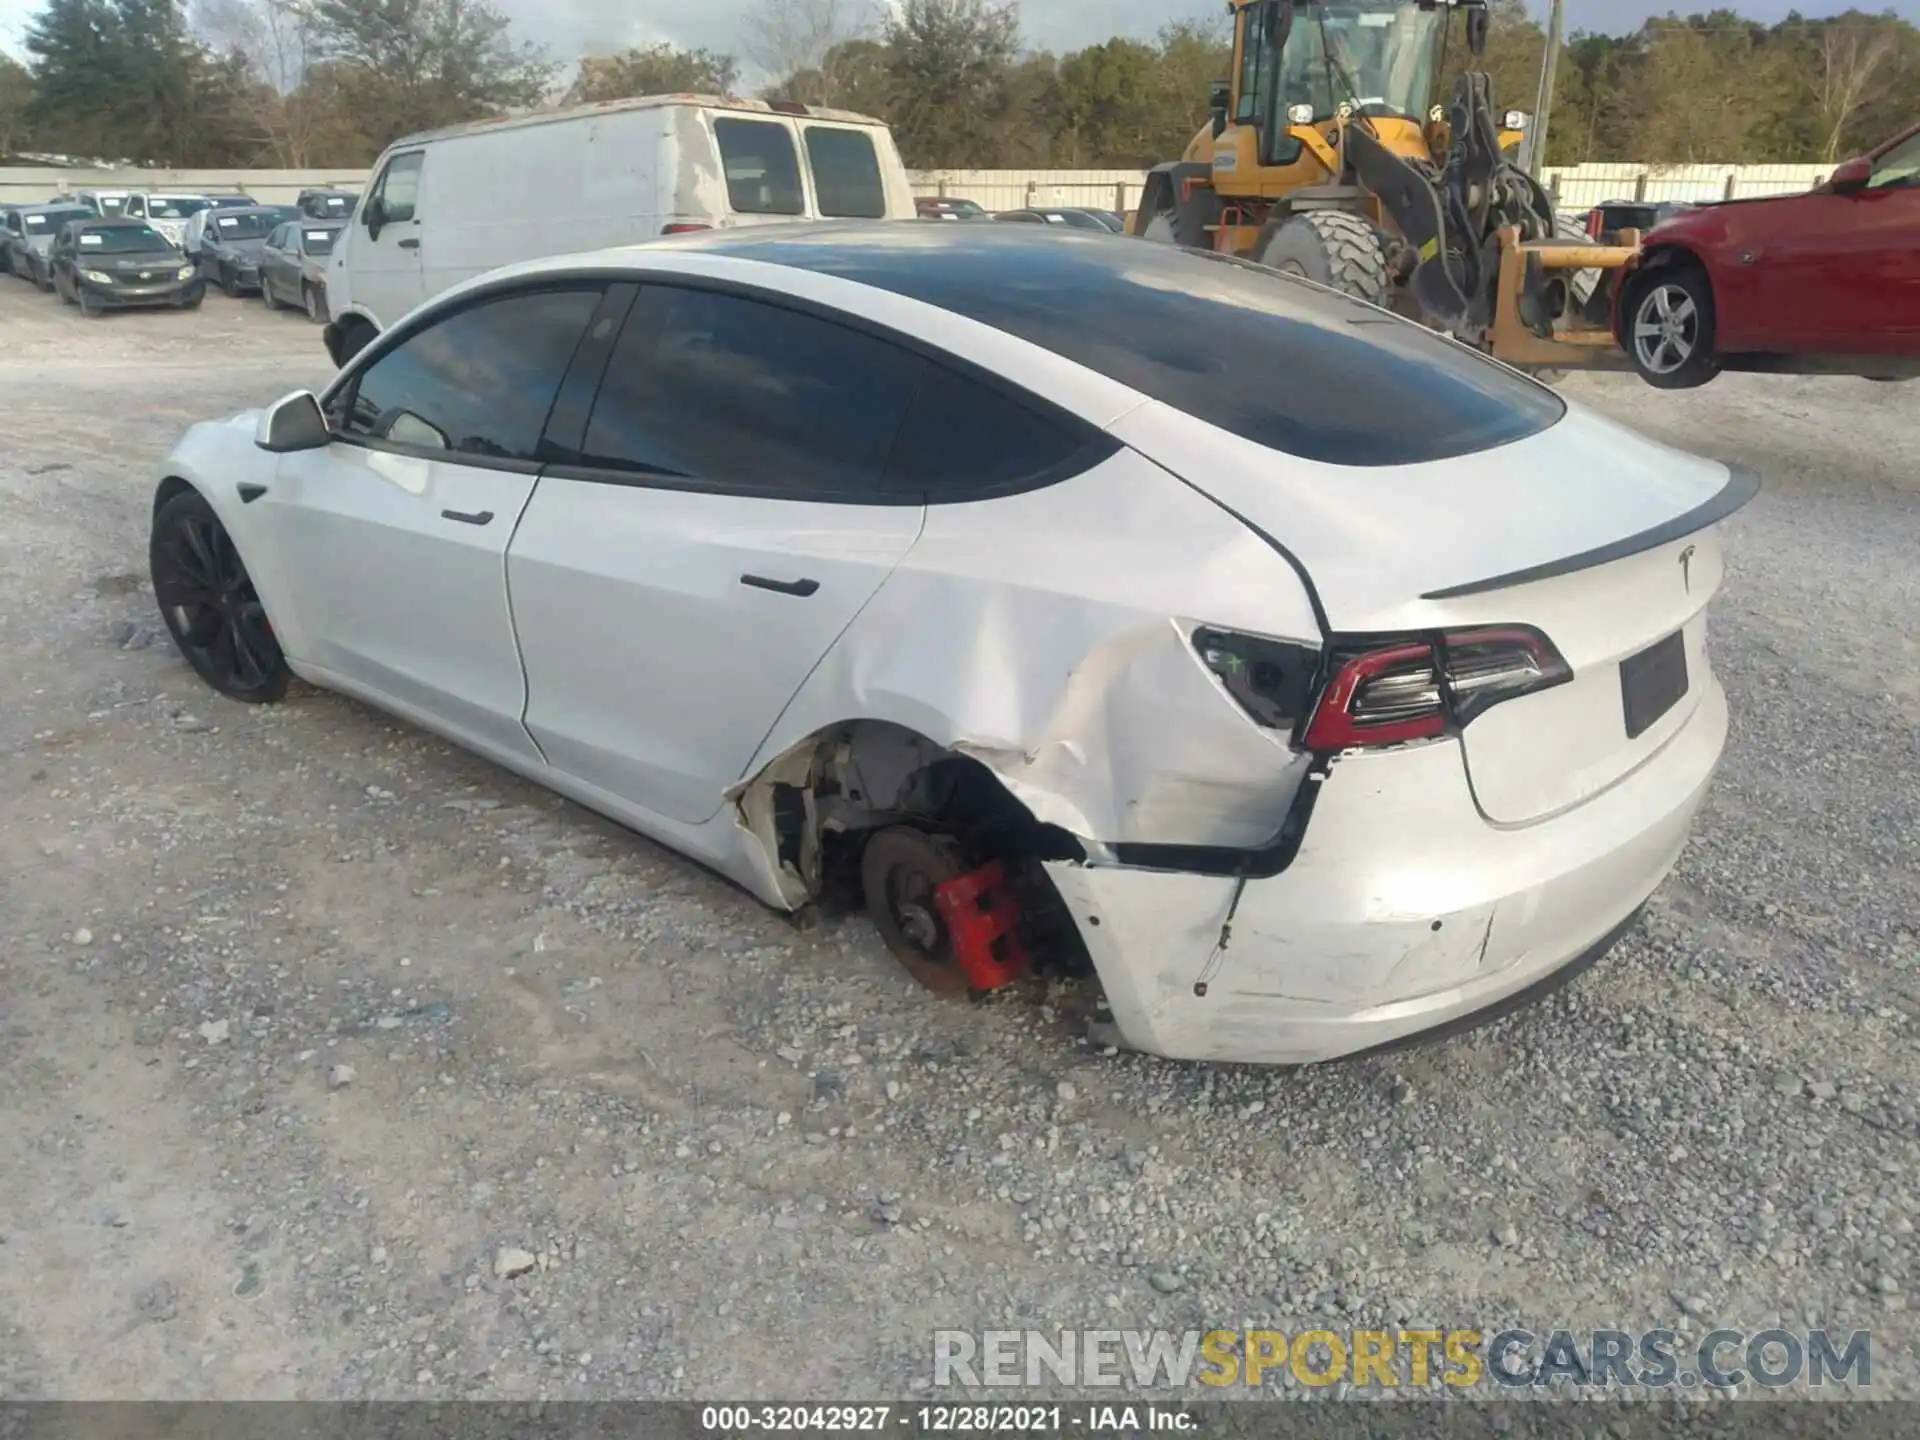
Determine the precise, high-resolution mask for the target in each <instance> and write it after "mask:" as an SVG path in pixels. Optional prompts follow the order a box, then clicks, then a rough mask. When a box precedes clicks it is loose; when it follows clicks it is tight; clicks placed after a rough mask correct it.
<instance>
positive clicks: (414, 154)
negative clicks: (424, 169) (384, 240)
mask: <svg viewBox="0 0 1920 1440" xmlns="http://www.w3.org/2000/svg"><path fill="white" fill-rule="evenodd" d="M426 158H427V157H426V153H425V152H424V151H421V150H414V151H411V152H410V153H408V154H405V155H396V156H394V157H393V159H392V160H390V161H388V162H387V168H386V170H385V171H384V172H383V173H382V174H381V176H380V189H379V190H378V191H377V192H376V193H377V195H378V197H379V200H380V212H381V213H380V220H381V223H382V224H386V225H394V224H397V223H399V222H400V221H402V220H411V219H413V217H414V214H415V212H416V211H417V210H418V208H419V199H420V167H421V165H422V164H423V163H425V161H426Z"/></svg>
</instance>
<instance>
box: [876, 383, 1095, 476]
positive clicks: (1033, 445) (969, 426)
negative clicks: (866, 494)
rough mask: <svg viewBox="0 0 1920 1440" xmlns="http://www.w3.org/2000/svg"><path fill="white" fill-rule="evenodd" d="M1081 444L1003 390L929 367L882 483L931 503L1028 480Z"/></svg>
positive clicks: (1060, 461)
mask: <svg viewBox="0 0 1920 1440" xmlns="http://www.w3.org/2000/svg"><path fill="white" fill-rule="evenodd" d="M1084 448H1085V445H1084V443H1083V440H1082V437H1081V436H1080V435H1078V434H1076V433H1074V432H1073V431H1072V430H1070V429H1068V428H1066V427H1065V426H1063V425H1059V424H1056V423H1055V422H1054V421H1052V420H1050V419H1048V418H1047V417H1046V416H1044V415H1041V414H1039V413H1038V412H1037V411H1035V410H1032V409H1030V408H1029V407H1027V406H1025V405H1022V404H1021V403H1020V402H1019V401H1017V400H1015V399H1013V398H1012V397H1011V396H1008V395H1003V394H1001V393H1000V392H998V391H996V390H992V389H989V388H988V387H987V386H985V385H982V384H981V383H980V382H979V381H977V380H970V379H968V378H967V377H966V376H964V375H959V374H956V373H954V372H953V371H951V370H947V369H943V368H941V367H939V366H934V365H930V366H928V367H927V377H926V380H925V382H924V383H923V384H922V385H921V387H920V393H919V394H918V395H917V396H916V397H915V398H914V402H913V408H912V409H911V410H910V411H909V412H908V413H907V423H906V425H905V426H904V427H903V428H902V429H901V431H900V439H899V442H898V443H897V444H896V445H895V446H894V449H893V456H892V459H891V460H890V461H889V463H888V465H887V487H888V488H889V489H891V490H917V491H921V492H924V493H925V494H926V496H927V498H928V499H929V500H931V501H939V500H941V499H964V498H971V496H973V495H975V494H978V493H979V492H981V491H982V490H992V489H994V488H999V487H1012V486H1017V485H1019V484H1021V483H1022V482H1024V481H1028V480H1032V479H1033V478H1034V477H1036V476H1038V475H1042V474H1044V473H1045V472H1047V471H1049V470H1052V469H1054V468H1055V467H1056V466H1059V465H1063V464H1065V463H1066V462H1067V461H1068V460H1070V459H1072V458H1073V456H1075V455H1076V454H1078V453H1079V452H1080V451H1081V450H1082V449H1084Z"/></svg>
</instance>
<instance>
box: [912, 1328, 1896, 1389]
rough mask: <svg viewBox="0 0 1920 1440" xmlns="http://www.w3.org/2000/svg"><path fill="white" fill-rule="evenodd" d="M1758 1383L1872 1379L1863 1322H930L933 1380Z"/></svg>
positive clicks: (1102, 1384) (1417, 1385)
mask: <svg viewBox="0 0 1920 1440" xmlns="http://www.w3.org/2000/svg"><path fill="white" fill-rule="evenodd" d="M1285 1376H1291V1377H1292V1379H1293V1380H1294V1381H1295V1382H1297V1383H1299V1384H1301V1385H1305V1386H1309V1387H1312V1386H1325V1385H1336V1384H1339V1383H1341V1382H1342V1381H1345V1382H1347V1383H1349V1384H1351V1385H1353V1386H1354V1387H1356V1388H1366V1387H1369V1386H1371V1387H1376V1388H1379V1389H1384V1390H1393V1389H1401V1388H1411V1389H1416V1390H1418V1389H1426V1388H1428V1387H1430V1386H1444V1387H1449V1388H1454V1389H1469V1388H1473V1387H1475V1386H1488V1385H1493V1386H1505V1387H1511V1388H1515V1389H1520V1388H1533V1387H1540V1386H1547V1385H1553V1384H1556V1383H1559V1384H1571V1385H1598V1386H1617V1387H1620V1388H1623V1389H1647V1390H1664V1389H1668V1388H1674V1387H1678V1388H1681V1389H1690V1388H1693V1387H1695V1386H1700V1385H1707V1386H1713V1387H1716V1388H1721V1389H1726V1388H1736V1387H1739V1386H1743V1385H1757V1386H1761V1387H1764V1388H1767V1389H1779V1388H1783V1387H1788V1386H1796V1385H1799V1386H1816V1387H1823V1386H1828V1385H1852V1386H1859V1387H1865V1386H1868V1385H1871V1384H1872V1383H1873V1337H1872V1335H1871V1334H1870V1333H1869V1332H1867V1331H1865V1330H1855V1331H1851V1332H1847V1333H1841V1332H1837V1331H1836V1332H1829V1331H1826V1330H1809V1331H1802V1332H1795V1331H1790V1330H1779V1329H1771V1330H1758V1331H1745V1330H1731V1329H1720V1330H1713V1331H1710V1332H1708V1333H1707V1334H1706V1335H1705V1336H1703V1337H1701V1338H1700V1339H1699V1340H1698V1341H1695V1340H1691V1339H1685V1338H1682V1337H1681V1336H1680V1335H1679V1334H1677V1333H1676V1332H1674V1331H1672V1330H1646V1331H1637V1332H1635V1331H1626V1330H1604V1329H1602V1330H1584V1331H1576V1330H1553V1331H1546V1332H1535V1331H1531V1330H1523V1329H1507V1330H1500V1331H1493V1332H1488V1331H1483V1330H1437V1329H1436V1330H1347V1331H1333V1330H1300V1331H1296V1332H1293V1333H1291V1334H1289V1333H1288V1332H1286V1331H1282V1330H1255V1329H1249V1330H1205V1331H1201V1330H1189V1331H1185V1332H1172V1331H1166V1330H1058V1331H1051V1332H1047V1331H1038V1330H985V1331H979V1332H974V1331H965V1330H940V1331H935V1332H934V1342H933V1383H934V1386H935V1387H936V1388H948V1387H955V1386H958V1387H962V1388H965V1389H999V1388H1021V1387H1034V1388H1037V1387H1040V1386H1059V1385H1064V1386H1069V1387H1073V1388H1076V1389H1078V1388H1096V1389H1098V1388H1126V1389H1130V1390H1141V1391H1145V1390H1185V1389H1188V1388H1190V1387H1195V1386H1204V1387H1209V1388H1211V1389H1214V1390H1219V1389H1224V1388H1227V1387H1246V1388H1259V1387H1262V1386H1267V1385H1278V1384H1281V1383H1283V1377H1285Z"/></svg>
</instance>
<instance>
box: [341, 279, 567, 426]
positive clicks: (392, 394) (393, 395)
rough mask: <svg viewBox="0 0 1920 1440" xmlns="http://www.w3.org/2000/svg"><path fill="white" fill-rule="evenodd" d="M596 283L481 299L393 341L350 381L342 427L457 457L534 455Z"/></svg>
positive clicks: (565, 371)
mask: <svg viewBox="0 0 1920 1440" xmlns="http://www.w3.org/2000/svg"><path fill="white" fill-rule="evenodd" d="M599 303H600V291H599V290H598V289H579V290H547V291H535V292H533V293H530V294H521V295H510V296H504V297H502V298H500V299H496V300H483V301H481V302H479V303H478V304H475V305H472V306H469V307H468V308H466V309H463V310H458V311H456V312H455V313H453V314H452V315H449V316H447V317H446V318H445V319H444V320H439V321H437V322H434V323H432V324H430V325H428V327H427V328H426V329H424V330H421V331H418V332H416V333H414V334H412V335H410V336H408V337H407V338H405V339H403V340H402V341H400V343H399V344H398V345H396V346H395V347H394V348H393V349H391V350H389V351H387V352H386V353H385V354H384V355H382V356H380V358H379V359H377V360H375V361H374V362H373V363H372V364H371V365H369V366H368V367H367V368H366V370H365V371H364V372H363V373H362V374H360V375H359V376H358V377H357V378H356V379H355V380H354V381H353V399H352V403H351V405H350V406H349V407H348V412H347V416H346V420H345V423H344V425H343V427H342V428H343V429H344V431H345V433H346V435H347V436H348V437H349V438H353V437H360V438H364V439H368V440H382V441H387V442H389V443H391V444H395V445H405V446H408V447H410V448H413V449H421V450H447V451H452V452H453V453H454V454H455V455H456V456H488V457H491V458H494V459H499V460H522V461H531V460H534V459H537V458H538V456H537V453H536V452H537V451H538V449H539V444H540V432H541V430H542V429H544V428H545V426H546V423H547V412H548V410H550V409H551V408H552V406H553V397H554V396H555V395H556V394H557V393H558V392H559V389H560V382H561V380H562V379H563V378H564V377H565V375H566V373H567V366H568V364H569V363H570V362H571V361H572V359H573V352H574V349H575V347H576V346H578V345H579V343H580V337H581V336H582V335H583V334H584V333H585V332H586V328H587V321H588V320H589V319H590V318H592V315H593V312H594V308H595V307H596V306H597V305H598V304H599Z"/></svg>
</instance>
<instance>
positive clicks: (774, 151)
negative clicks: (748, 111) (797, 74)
mask: <svg viewBox="0 0 1920 1440" xmlns="http://www.w3.org/2000/svg"><path fill="white" fill-rule="evenodd" d="M713 138H714V141H715V142H716V143H717V144H718V145H719V146H720V164H721V167H722V168H723V169H724V170H725V171H726V173H727V203H728V204H730V205H732V206H733V208H734V211H735V213H737V214H741V215H799V214H801V213H803V212H804V211H805V210H806V208H807V206H806V196H805V195H804V194H803V193H802V191H801V189H800V159H799V157H798V156H797V155H795V154H794V153H793V136H792V135H791V134H790V133H789V132H788V130H787V127H786V126H784V125H781V124H778V123H777V122H775V121H772V120H740V119H736V118H734V117H733V116H722V117H718V118H716V119H715V120H714V122H713Z"/></svg>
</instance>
